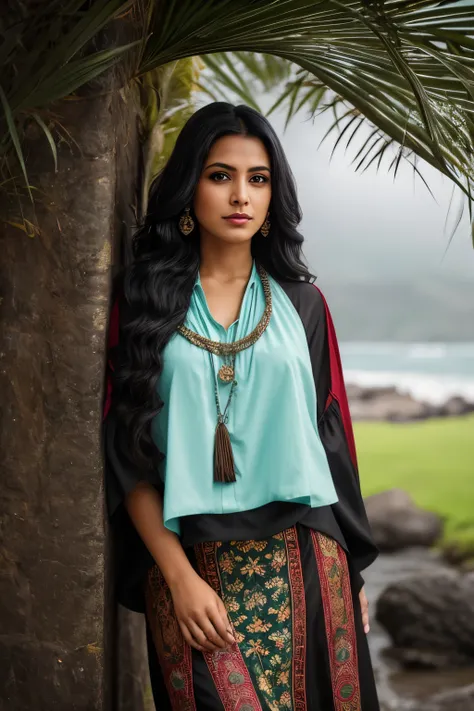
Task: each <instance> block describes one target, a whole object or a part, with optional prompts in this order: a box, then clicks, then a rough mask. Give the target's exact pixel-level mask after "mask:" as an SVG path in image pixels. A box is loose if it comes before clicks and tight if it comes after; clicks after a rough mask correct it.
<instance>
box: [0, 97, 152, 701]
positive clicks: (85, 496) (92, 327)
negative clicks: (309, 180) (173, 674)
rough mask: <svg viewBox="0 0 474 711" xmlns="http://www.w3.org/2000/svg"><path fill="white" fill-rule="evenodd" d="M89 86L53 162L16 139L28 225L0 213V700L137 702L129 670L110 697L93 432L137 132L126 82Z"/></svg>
mask: <svg viewBox="0 0 474 711" xmlns="http://www.w3.org/2000/svg"><path fill="white" fill-rule="evenodd" d="M101 90H102V92H103V95H96V96H91V95H90V96H89V97H87V96H84V97H82V98H80V100H77V101H75V100H73V101H65V102H62V104H61V105H60V106H59V108H58V109H57V110H58V111H59V112H60V114H61V123H62V125H63V126H64V127H65V128H66V129H67V131H68V132H69V133H70V134H71V136H72V138H73V139H74V141H75V142H77V145H76V144H75V143H74V142H71V144H70V145H67V144H66V143H64V142H63V143H62V144H61V145H60V146H59V149H58V160H59V171H58V173H57V174H55V173H54V166H53V159H52V155H51V151H50V148H49V145H48V143H47V141H46V140H45V138H44V136H42V135H41V134H40V133H38V134H37V135H34V136H31V137H30V138H29V139H28V141H27V143H26V145H25V147H24V149H25V152H26V154H27V169H28V173H29V177H30V184H33V185H35V186H36V187H37V188H39V190H40V191H41V192H40V193H38V192H37V191H35V195H36V199H37V203H36V208H35V220H36V222H37V224H38V225H39V227H40V230H41V233H40V235H37V236H35V237H34V238H28V237H27V236H25V235H24V233H22V232H21V231H19V230H18V229H16V228H14V227H12V226H9V225H6V224H5V223H3V222H2V223H1V225H0V245H1V246H0V290H1V293H0V297H1V302H0V401H1V415H0V417H1V419H0V451H1V460H0V461H1V474H0V531H1V534H0V536H1V537H0V709H1V711H4V710H5V711H6V710H7V709H8V711H26V709H35V711H75V710H77V711H79V710H80V711H95V710H97V711H99V710H100V711H116V710H118V709H119V708H120V711H125V710H126V709H128V708H130V709H132V708H133V709H134V711H142V709H144V708H145V706H144V705H143V685H144V684H145V683H146V681H145V678H144V679H143V680H142V681H141V682H140V684H141V688H140V689H139V691H136V692H134V693H135V698H133V694H132V692H130V693H131V694H132V696H131V697H130V698H129V699H128V702H129V704H128V706H123V705H120V706H119V704H121V702H120V699H119V696H120V694H119V689H120V686H121V682H120V675H121V674H123V671H122V670H121V661H120V660H124V659H126V660H128V664H129V665H131V666H130V668H139V669H141V670H142V673H143V674H145V672H146V669H145V667H144V664H143V646H141V647H140V645H139V644H138V645H137V644H135V648H134V649H131V648H130V644H131V640H132V639H133V634H131V633H130V634H127V633H126V631H124V632H122V633H121V634H120V635H118V634H117V620H118V616H117V610H116V608H115V604H114V602H113V590H111V588H110V586H109V585H108V583H107V580H108V578H109V577H110V568H111V565H112V564H113V561H112V560H111V557H110V556H109V555H108V542H107V536H106V524H105V516H104V503H103V484H102V482H103V475H102V456H101V446H100V429H101V418H102V400H103V380H104V362H105V340H106V330H107V318H108V311H109V292H110V277H111V265H112V253H115V254H118V253H119V245H120V243H121V242H123V241H124V240H126V239H127V237H128V231H129V230H130V228H131V225H132V223H133V218H131V213H130V207H129V206H130V205H131V204H132V203H133V202H134V200H135V197H134V190H135V180H136V175H137V156H138V150H139V143H138V136H137V128H136V110H135V108H134V102H133V97H132V96H131V92H130V95H128V96H127V95H125V94H124V93H123V92H122V93H121V94H120V95H119V94H117V93H114V92H104V91H103V86H102V87H101ZM125 99H127V100H125ZM23 209H24V212H25V215H26V216H27V217H29V218H30V219H31V217H32V214H33V213H32V212H31V205H28V203H27V201H26V200H24V201H23ZM0 217H1V218H5V219H9V220H18V203H17V198H16V197H10V198H7V197H6V196H5V194H4V193H2V195H1V196H0ZM106 571H107V572H106ZM130 620H133V621H132V622H130ZM120 624H121V625H122V626H123V625H125V626H126V625H127V624H128V625H130V626H131V628H133V626H134V624H135V625H136V622H135V620H134V617H133V616H132V615H127V613H125V614H124V615H121V623H120ZM119 636H120V638H121V640H122V646H123V645H125V647H126V648H125V649H122V650H121V653H120V654H118V652H117V649H118V645H117V639H118V637H119ZM104 649H105V652H104ZM134 660H135V661H134ZM134 664H135V667H134ZM136 686H137V684H135V687H136ZM138 686H140V685H138ZM135 687H134V688H135Z"/></svg>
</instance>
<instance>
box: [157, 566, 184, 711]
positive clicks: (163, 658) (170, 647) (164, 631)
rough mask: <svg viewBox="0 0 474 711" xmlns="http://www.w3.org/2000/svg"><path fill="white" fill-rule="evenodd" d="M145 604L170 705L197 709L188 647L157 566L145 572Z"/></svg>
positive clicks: (169, 593)
mask: <svg viewBox="0 0 474 711" xmlns="http://www.w3.org/2000/svg"><path fill="white" fill-rule="evenodd" d="M146 604H147V610H148V619H149V623H150V628H151V633H152V636H153V642H154V645H155V649H156V653H157V655H158V659H159V662H160V667H161V670H162V672H163V678H164V681H165V685H166V689H167V691H168V695H169V697H170V702H171V708H173V709H180V710H181V711H196V701H195V698H194V687H193V665H192V652H191V647H190V646H189V644H188V643H187V642H186V641H185V639H184V637H183V633H182V632H181V628H180V626H179V623H178V619H177V617H176V614H175V611H174V605H173V600H172V597H171V592H170V589H169V587H168V585H167V584H166V581H165V579H164V577H163V574H162V573H161V570H160V569H159V568H158V566H157V565H155V566H153V567H152V568H150V571H149V573H148V581H147V586H146Z"/></svg>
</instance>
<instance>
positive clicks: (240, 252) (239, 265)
mask: <svg viewBox="0 0 474 711" xmlns="http://www.w3.org/2000/svg"><path fill="white" fill-rule="evenodd" d="M252 267H253V256H252V252H251V249H250V243H245V244H236V245H233V244H230V245H229V244H225V243H221V244H218V245H216V243H215V242H213V243H212V244H209V243H208V242H207V240H202V241H201V256H200V266H199V272H200V275H201V279H202V278H203V277H204V278H206V277H210V278H212V279H215V280H216V281H221V282H229V281H234V280H240V279H246V280H248V279H249V277H250V274H251V272H252Z"/></svg>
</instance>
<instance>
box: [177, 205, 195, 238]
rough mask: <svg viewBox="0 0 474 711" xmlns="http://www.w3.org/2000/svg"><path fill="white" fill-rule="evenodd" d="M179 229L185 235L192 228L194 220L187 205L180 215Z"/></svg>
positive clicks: (189, 232)
mask: <svg viewBox="0 0 474 711" xmlns="http://www.w3.org/2000/svg"><path fill="white" fill-rule="evenodd" d="M179 229H180V230H181V232H182V233H183V235H185V236H186V237H187V236H188V235H190V234H191V232H192V231H193V230H194V220H193V218H192V217H191V215H190V214H189V207H187V208H186V210H185V211H184V215H181V217H180V220H179Z"/></svg>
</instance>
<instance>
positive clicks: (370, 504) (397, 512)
mask: <svg viewBox="0 0 474 711" xmlns="http://www.w3.org/2000/svg"><path fill="white" fill-rule="evenodd" d="M365 506H366V510H367V515H368V517H369V521H370V525H371V528H372V533H373V535H374V538H375V542H376V544H377V546H378V547H379V548H380V550H382V551H396V550H399V549H401V548H407V547H410V546H431V545H433V544H434V543H435V542H436V541H437V540H438V538H439V537H440V535H441V533H442V528H443V526H442V521H441V519H440V518H439V516H437V515H436V514H434V513H431V512H429V511H424V510H423V509H420V508H418V506H416V504H415V503H414V502H413V499H412V498H411V496H410V495H409V494H407V493H406V492H405V491H402V490H401V489H390V490H389V491H383V492H382V493H380V494H374V495H373V496H368V497H367V498H366V499H365Z"/></svg>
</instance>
